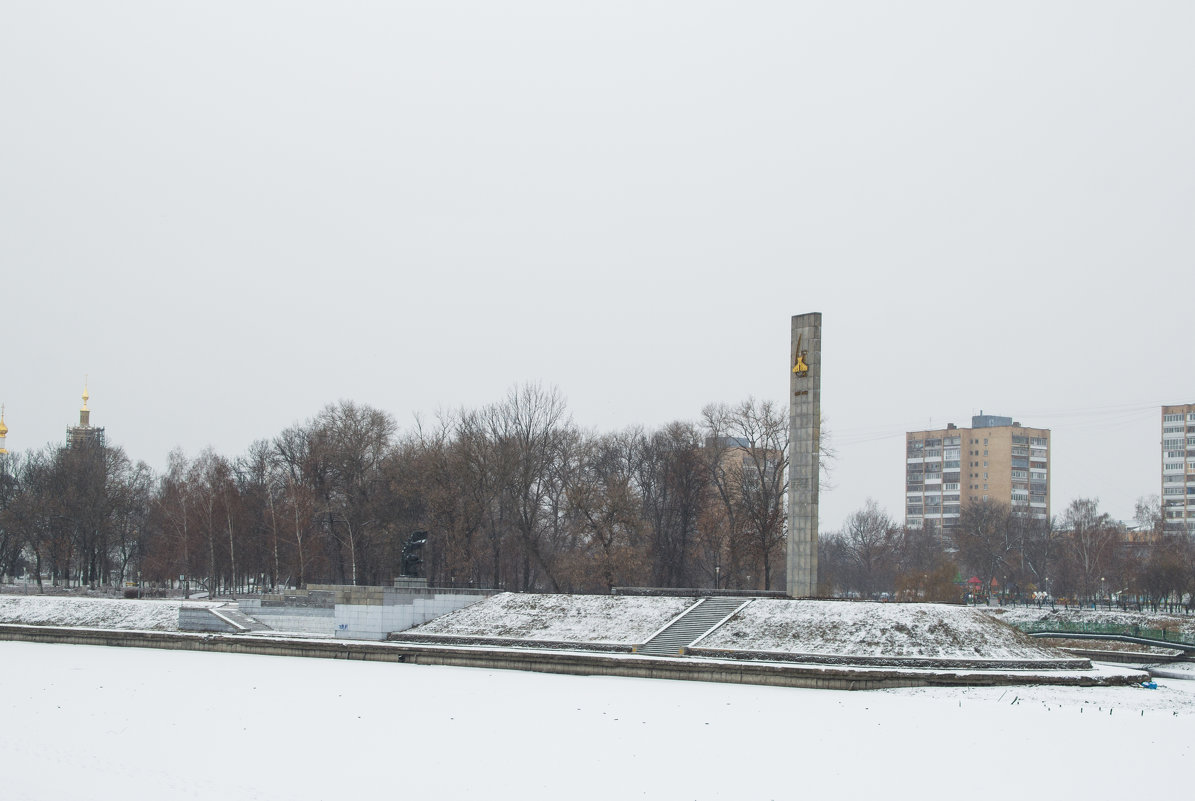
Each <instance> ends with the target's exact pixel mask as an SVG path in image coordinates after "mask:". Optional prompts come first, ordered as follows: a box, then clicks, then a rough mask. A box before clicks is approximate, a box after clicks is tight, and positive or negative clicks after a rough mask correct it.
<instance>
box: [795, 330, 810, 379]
mask: <svg viewBox="0 0 1195 801" xmlns="http://www.w3.org/2000/svg"><path fill="white" fill-rule="evenodd" d="M804 336H805V335H804V334H797V356H796V360H795V361H794V362H793V372H794V373H795V374H796V376H797V378H804V377H805V374H806V373H808V372H809V365H807V364H805V354H806V353H808V352H809V351H807V350H801V339H802V338H803V337H804Z"/></svg>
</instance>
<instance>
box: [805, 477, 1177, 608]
mask: <svg viewBox="0 0 1195 801" xmlns="http://www.w3.org/2000/svg"><path fill="white" fill-rule="evenodd" d="M1136 523H1137V525H1136V526H1135V527H1133V528H1132V529H1130V528H1128V527H1126V526H1124V525H1122V524H1120V523H1118V522H1116V521H1114V520H1112V518H1111V517H1110V516H1109V515H1108V514H1106V513H1103V512H1101V511H1100V510H1099V504H1098V502H1097V501H1095V500H1093V499H1086V498H1081V499H1078V500H1075V501H1072V502H1071V503H1070V505H1069V506H1067V508H1066V510H1065V511H1064V512H1063V514H1062V516H1061V517H1060V518H1058V519H1057V520H1054V521H1046V520H1040V519H1034V518H1032V517H1030V516H1029V515H1027V514H1025V513H1024V512H1023V511H1021V510H1020V509H1018V508H1015V507H1010V506H1009V505H1007V504H1001V503H997V502H994V501H979V502H975V503H972V504H969V505H967V506H965V507H964V508H963V510H962V513H961V514H960V518H959V523H958V526H957V527H956V528H954V529H953V530H951V531H949V532H945V533H944V532H941V531H938V530H936V529H934V528H932V527H929V528H923V529H910V528H906V527H904V526H902V525H899V524H898V523H897V522H896V521H894V520H893V519H892V518H891V517H889V516H888V514H887V513H886V512H884V511H883V510H882V509H880V508H879V506H878V505H877V504H876V503H875V502H874V501H869V502H868V503H867V504H866V505H865V507H864V508H863V509H860V510H858V511H856V512H855V513H853V514H852V515H850V516H849V517H848V518H847V521H846V524H845V525H844V526H843V528H842V530H841V531H838V532H833V533H831V534H829V535H827V536H823V537H822V540H821V543H820V545H819V567H820V572H819V578H820V585H821V590H820V591H821V593H822V594H824V595H837V596H849V597H863V598H877V597H893V598H898V599H902V600H930V601H958V600H961V599H962V598H963V597H964V595H966V594H970V595H971V596H972V597H975V596H979V597H982V598H986V597H988V596H989V595H996V594H998V595H1000V596H1002V597H1005V598H1013V599H1021V600H1030V599H1033V598H1035V597H1042V596H1043V595H1046V596H1048V597H1051V598H1067V599H1070V600H1073V601H1075V602H1093V601H1099V600H1103V601H1105V602H1109V603H1112V602H1120V603H1122V604H1124V603H1127V602H1129V601H1132V602H1134V603H1148V604H1152V605H1155V606H1156V605H1158V604H1161V603H1164V602H1166V601H1167V600H1168V599H1169V600H1173V599H1182V598H1187V599H1189V598H1190V597H1191V595H1192V594H1193V593H1195V542H1192V540H1191V538H1189V537H1188V536H1186V535H1185V534H1181V533H1177V534H1176V533H1173V532H1168V531H1166V530H1165V529H1164V527H1163V526H1162V520H1161V515H1160V514H1159V509H1158V503H1157V499H1156V497H1155V498H1143V499H1141V500H1140V501H1139V502H1138V504H1137V520H1136Z"/></svg>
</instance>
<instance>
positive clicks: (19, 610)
mask: <svg viewBox="0 0 1195 801" xmlns="http://www.w3.org/2000/svg"><path fill="white" fill-rule="evenodd" d="M181 605H182V603H181V602H180V601H158V600H154V601H125V600H117V599H112V600H108V599H102V598H62V597H55V596H43V595H33V596H0V623H16V624H20V625H24V626H71V627H75V628H96V629H125V630H132V631H178V609H179V607H180V606H181Z"/></svg>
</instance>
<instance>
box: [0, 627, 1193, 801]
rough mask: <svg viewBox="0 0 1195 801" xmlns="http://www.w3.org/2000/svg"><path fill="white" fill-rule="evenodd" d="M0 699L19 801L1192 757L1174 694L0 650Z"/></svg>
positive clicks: (816, 775) (652, 783)
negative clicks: (869, 687) (743, 682)
mask: <svg viewBox="0 0 1195 801" xmlns="http://www.w3.org/2000/svg"><path fill="white" fill-rule="evenodd" d="M0 686H3V687H4V692H3V694H2V695H0V719H2V720H4V722H5V725H4V726H2V727H0V765H2V766H3V767H4V768H5V770H4V771H3V773H4V778H3V789H2V792H3V795H4V797H6V798H13V799H23V800H24V801H41V799H60V798H67V797H87V798H90V799H97V800H99V801H103V800H105V799H127V798H132V797H140V796H148V795H153V796H155V797H163V798H171V799H179V798H195V799H220V801H240V800H241V799H278V798H284V799H288V801H305V800H306V799H339V798H352V797H353V796H354V795H355V794H366V795H367V796H368V797H381V796H383V795H386V796H394V797H401V798H418V797H420V796H421V795H426V796H427V797H435V798H467V797H475V798H489V799H520V801H522V800H523V799H548V798H552V799H555V798H568V799H570V801H572V800H575V799H608V798H626V797H633V798H652V799H769V798H777V799H779V798H785V799H787V798H794V797H804V796H809V797H824V798H843V799H853V798H884V799H898V800H899V799H906V798H907V799H918V801H923V800H924V799H938V798H942V799H945V798H957V797H959V796H960V795H976V796H989V795H994V794H1001V795H1005V794H1007V795H1016V796H1017V797H1030V798H1049V797H1065V798H1081V797H1089V798H1116V797H1124V798H1137V797H1142V796H1146V795H1149V794H1151V793H1157V792H1174V791H1176V790H1179V789H1181V788H1182V787H1183V786H1184V782H1185V781H1186V779H1185V770H1184V766H1185V765H1188V764H1191V758H1192V750H1193V748H1195V746H1193V742H1195V738H1192V737H1191V732H1192V731H1193V730H1195V729H1193V726H1195V682H1189V681H1172V682H1166V681H1164V680H1163V681H1162V682H1161V684H1160V687H1159V689H1157V690H1145V689H1139V688H1132V687H1109V688H1077V687H1076V688H1068V687H1014V688H969V689H907V690H889V691H881V692H856V693H849V692H839V691H828V690H796V689H782V688H772V687H751V686H737V685H722V684H705V683H699V682H672V681H661V680H646V679H620V678H609V677H576V676H556V675H543V674H534V673H522V672H514V671H510V672H507V671H489V670H477V669H467V668H444V667H425V666H417V665H401V664H379V663H365V662H343V661H332V660H320V659H292V658H285V657H264V656H245V655H230V654H209V653H194V652H183V651H159V650H139V649H131V648H130V649H126V648H100V647H88V646H67V645H44V644H38V643H13V642H0ZM966 788H971V790H970V791H969V792H968V791H967V789H966Z"/></svg>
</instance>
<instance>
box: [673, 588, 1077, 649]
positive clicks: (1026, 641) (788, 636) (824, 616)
mask: <svg viewBox="0 0 1195 801" xmlns="http://www.w3.org/2000/svg"><path fill="white" fill-rule="evenodd" d="M697 647H698V648H716V649H733V650H750V651H773V652H784V653H792V654H833V655H843V656H863V657H879V656H887V657H928V658H946V659H976V658H983V659H996V660H1022V659H1030V660H1042V659H1044V660H1049V659H1061V658H1065V655H1064V654H1061V653H1059V652H1058V651H1057V650H1055V649H1053V648H1049V647H1045V646H1042V645H1041V644H1040V643H1036V642H1034V640H1033V639H1032V638H1031V637H1028V636H1026V635H1024V634H1022V633H1021V632H1019V631H1016V630H1015V629H1012V628H1010V627H1008V626H1004V625H1001V624H999V623H996V622H995V621H993V619H992V618H991V616H989V615H986V614H984V613H983V612H980V611H978V610H976V609H971V608H968V607H963V606H947V605H945V604H883V603H872V602H867V601H859V602H841V601H781V600H760V601H755V602H754V603H751V604H749V605H748V606H747V607H745V608H744V609H743V610H742V611H740V612H738V613H737V614H736V615H735V616H734V617H733V618H731V619H730V620H729V621H727V622H726V624H725V625H723V626H722V627H720V628H718V629H716V630H715V631H714V632H713V633H712V634H710V635H709V636H708V637H706V638H705V639H703V640H701V641H700V642H698V643H697Z"/></svg>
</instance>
